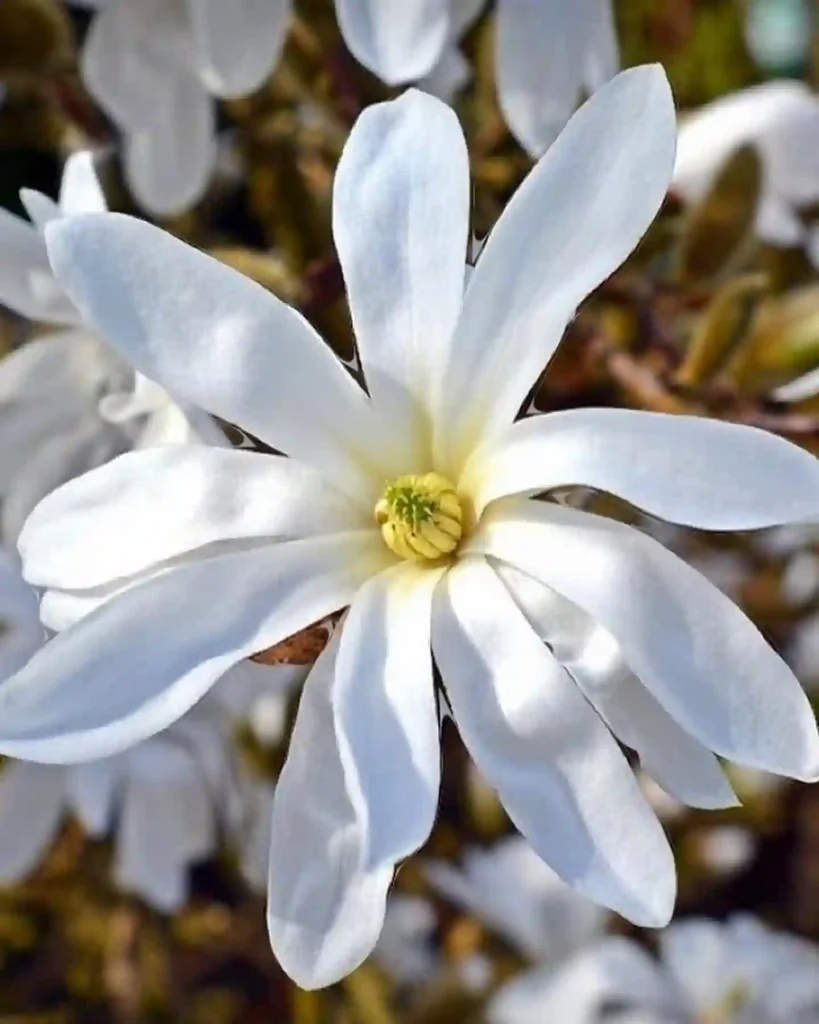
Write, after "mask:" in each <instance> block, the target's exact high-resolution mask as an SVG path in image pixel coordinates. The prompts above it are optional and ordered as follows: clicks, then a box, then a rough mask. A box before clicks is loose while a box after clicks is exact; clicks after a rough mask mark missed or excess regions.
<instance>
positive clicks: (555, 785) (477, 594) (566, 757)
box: [432, 558, 675, 926]
mask: <svg viewBox="0 0 819 1024" xmlns="http://www.w3.org/2000/svg"><path fill="white" fill-rule="evenodd" d="M432 635H433V651H434V654H435V660H436V662H437V664H438V666H439V668H440V670H441V675H442V678H443V681H444V686H445V687H446V692H447V695H448V698H449V702H450V704H451V706H452V710H453V714H454V716H455V721H456V722H457V725H458V729H459V731H460V733H461V735H462V737H463V740H464V743H465V744H466V746H467V749H468V750H469V752H470V754H471V755H472V757H473V758H474V759H475V763H476V764H477V765H478V767H479V768H480V769H481V771H482V772H483V774H484V775H485V776H486V778H487V779H488V780H489V782H490V783H491V784H492V785H493V786H495V788H496V789H497V790H498V793H499V795H500V798H501V800H502V801H503V804H504V806H505V807H506V809H507V811H508V812H509V816H510V817H511V819H512V821H513V822H514V823H515V824H516V825H517V827H518V828H519V829H520V831H521V832H522V833H523V834H524V835H525V836H526V838H527V839H528V840H529V841H530V842H531V843H532V846H533V847H534V849H535V851H536V852H537V853H538V854H539V855H540V856H541V857H542V858H543V859H544V860H545V861H546V862H547V863H548V864H549V865H550V866H551V867H552V868H553V869H554V870H555V871H556V872H557V874H558V875H560V877H561V878H562V879H563V880H564V881H565V882H568V883H569V884H570V885H572V886H573V887H574V888H576V889H577V890H578V891H579V892H581V893H583V894H584V895H585V896H588V897H589V898H591V899H593V900H595V901H596V902H598V903H602V904H603V905H604V906H607V907H610V908H611V909H613V910H616V911H617V912H618V913H620V914H623V915H624V916H625V917H627V918H629V919H631V920H633V921H635V922H636V923H639V924H642V925H648V926H658V925H662V924H665V923H666V922H667V921H668V918H669V917H670V916H671V911H672V909H673V905H674V893H675V872H674V860H673V857H672V854H671V850H670V848H669V846H668V842H667V840H666V838H665V835H664V834H663V831H662V829H661V828H660V825H659V822H658V821H657V819H656V818H655V817H654V814H653V813H652V811H651V810H650V808H649V807H648V805H647V804H646V802H645V800H644V798H643V796H642V794H641V792H640V789H639V786H638V785H637V782H636V780H635V778H634V775H633V774H632V771H631V769H630V768H629V766H628V763H627V762H626V760H625V758H624V757H623V755H622V753H621V751H620V749H619V747H618V746H617V743H616V742H615V741H614V739H613V738H612V736H611V734H610V733H609V731H608V729H607V728H606V727H605V725H603V723H602V721H601V720H600V719H599V718H598V717H597V715H596V713H595V712H594V711H593V709H592V708H591V707H590V706H589V704H588V703H587V702H586V700H585V699H584V697H583V695H582V694H581V693H580V690H579V689H578V688H577V685H576V684H575V682H574V680H572V679H571V677H570V676H569V675H568V673H567V672H566V671H565V670H564V669H563V668H562V667H561V666H560V664H559V663H558V662H557V661H556V660H555V658H554V656H553V655H552V654H551V652H550V651H549V650H548V648H547V647H546V646H545V645H544V644H543V643H542V642H541V641H540V640H539V639H538V638H537V636H536V635H535V633H534V632H533V631H532V629H531V627H530V626H529V624H528V622H527V621H526V619H525V618H524V616H523V615H522V613H521V612H520V611H519V610H518V609H517V608H516V606H515V604H514V602H513V601H512V599H511V597H510V596H509V594H508V593H507V591H506V589H505V588H504V586H503V584H502V583H501V581H500V580H499V579H498V577H497V576H496V575H495V573H494V571H493V570H492V569H491V568H490V567H489V566H488V565H487V564H486V563H485V562H484V561H483V559H473V558H466V559H462V560H461V561H460V562H459V563H458V564H457V565H456V566H455V568H453V569H452V570H451V571H450V573H449V574H448V575H447V576H446V578H445V582H444V583H443V584H442V586H441V587H440V588H439V590H438V593H437V594H436V601H435V606H434V613H433V625H432Z"/></svg>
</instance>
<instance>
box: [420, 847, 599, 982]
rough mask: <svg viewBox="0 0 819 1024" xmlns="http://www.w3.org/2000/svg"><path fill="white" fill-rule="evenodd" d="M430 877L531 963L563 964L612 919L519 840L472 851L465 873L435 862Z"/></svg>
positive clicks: (428, 869) (429, 867)
mask: <svg viewBox="0 0 819 1024" xmlns="http://www.w3.org/2000/svg"><path fill="white" fill-rule="evenodd" d="M425 873H426V876H427V878H428V879H429V882H430V884H431V885H432V886H433V888H434V889H435V890H436V891H437V892H438V893H439V894H440V895H442V896H445V897H446V898H447V899H449V900H451V901H452V902H453V903H455V904H457V905H458V906H460V907H461V908H463V909H464V910H466V911H468V912H469V913H471V914H473V915H474V916H475V917H476V918H477V919H478V920H479V921H481V922H482V923H483V924H484V925H486V926H487V927H488V928H490V929H492V930H493V931H494V932H496V933H497V934H498V935H499V936H500V937H502V938H503V939H505V940H506V941H507V942H509V943H510V944H511V945H512V946H514V947H515V948H516V949H517V950H518V951H519V952H520V953H522V954H523V956H526V957H528V958H529V959H531V960H536V961H540V960H548V961H549V962H550V963H551V964H553V965H554V964H557V963H559V962H560V961H562V960H564V959H565V958H567V957H569V956H571V955H572V954H574V953H576V952H577V951H578V950H579V949H580V948H582V947H583V946H584V945H586V944H587V943H588V942H589V941H590V940H591V939H592V938H593V937H595V936H596V935H597V934H598V933H599V932H600V931H601V929H602V927H603V923H604V921H605V919H606V916H607V915H606V913H605V911H604V910H602V909H601V908H600V907H599V906H597V904H595V903H592V902H591V901H590V900H586V899H584V898H583V897H582V896H578V894H577V893H576V892H574V890H572V889H570V888H568V886H567V885H566V884H565V883H564V882H562V881H561V880H560V879H559V878H558V877H557V875H555V873H554V872H553V871H552V870H551V868H549V867H547V865H546V864H544V863H543V861H542V860H541V859H540V857H538V856H537V854H536V853H535V852H534V851H533V850H532V848H531V846H530V845H529V844H528V843H527V842H526V840H525V839H523V838H521V837H520V836H510V837H507V838H505V839H501V840H498V842H496V843H495V844H494V845H493V846H492V847H490V848H489V849H486V850H483V849H480V848H478V847H473V848H471V849H469V850H467V852H466V854H465V855H464V859H463V867H461V868H457V867H455V866H454V865H452V864H448V863H446V862H445V861H431V862H429V863H428V864H427V865H426V867H425Z"/></svg>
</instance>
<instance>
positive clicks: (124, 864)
mask: <svg viewBox="0 0 819 1024" xmlns="http://www.w3.org/2000/svg"><path fill="white" fill-rule="evenodd" d="M130 760H131V766H130V768H129V770H128V773H127V776H126V781H125V786H124V789H123V793H122V808H121V811H120V823H119V828H118V830H117V839H116V868H115V870H116V878H117V882H118V884H119V885H121V886H122V887H123V888H125V889H129V890H132V891H134V892H137V893H138V894H139V895H141V896H142V897H143V898H144V899H145V900H146V901H147V902H148V903H150V904H151V905H152V906H153V907H155V908H156V909H157V910H162V911H166V912H172V911H175V910H178V909H179V908H180V907H181V906H182V905H183V904H184V903H185V901H186V899H187V895H188V879H187V875H188V869H189V867H190V866H191V864H193V863H194V862H195V861H197V860H201V859H203V858H204V857H206V856H207V855H208V854H209V853H210V852H211V851H212V850H213V847H214V845H215V842H216V833H215V819H214V808H213V805H212V802H211V797H210V794H209V793H208V790H207V786H206V784H205V780H204V779H203V778H202V776H201V775H200V774H199V772H198V770H197V768H196V765H195V763H194V762H193V761H192V760H191V757H190V755H189V754H187V753H186V752H185V751H184V749H182V748H175V747H173V746H172V745H171V744H170V743H169V742H166V741H165V740H164V739H163V740H154V741H151V742H149V743H147V744H145V745H144V746H143V747H140V748H138V749H137V750H135V751H133V753H132V754H131V757H130Z"/></svg>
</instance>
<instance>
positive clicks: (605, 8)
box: [583, 0, 620, 92]
mask: <svg viewBox="0 0 819 1024" xmlns="http://www.w3.org/2000/svg"><path fill="white" fill-rule="evenodd" d="M588 11H589V14H588V17H589V21H588V22H587V27H586V37H585V38H586V45H585V47H584V49H583V71H584V84H585V86H586V88H587V89H588V90H589V92H594V91H595V90H596V89H600V88H601V87H602V86H604V85H605V84H606V82H608V80H609V79H610V78H614V76H615V75H616V74H617V72H618V71H619V70H620V46H619V43H618V41H617V26H616V24H615V20H614V2H613V0H591V4H590V7H589V8H588Z"/></svg>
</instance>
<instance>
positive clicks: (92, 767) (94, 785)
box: [65, 757, 126, 838]
mask: <svg viewBox="0 0 819 1024" xmlns="http://www.w3.org/2000/svg"><path fill="white" fill-rule="evenodd" d="M125 766H126V759H125V758H122V757H111V758H104V759H103V760H102V761H89V762H87V763H86V764H75V765H72V766H71V767H70V768H66V769H65V772H66V790H67V794H68V801H69V804H70V805H71V810H72V811H73V812H74V814H76V816H77V817H78V818H79V820H80V821H81V822H82V826H83V828H84V829H86V831H87V832H90V834H91V835H92V836H96V837H97V838H99V837H101V836H104V835H105V833H106V832H107V831H108V829H109V828H110V825H111V820H112V818H113V815H114V811H115V809H116V802H117V797H118V796H119V793H120V786H121V784H122V772H123V769H124V768H125Z"/></svg>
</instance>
